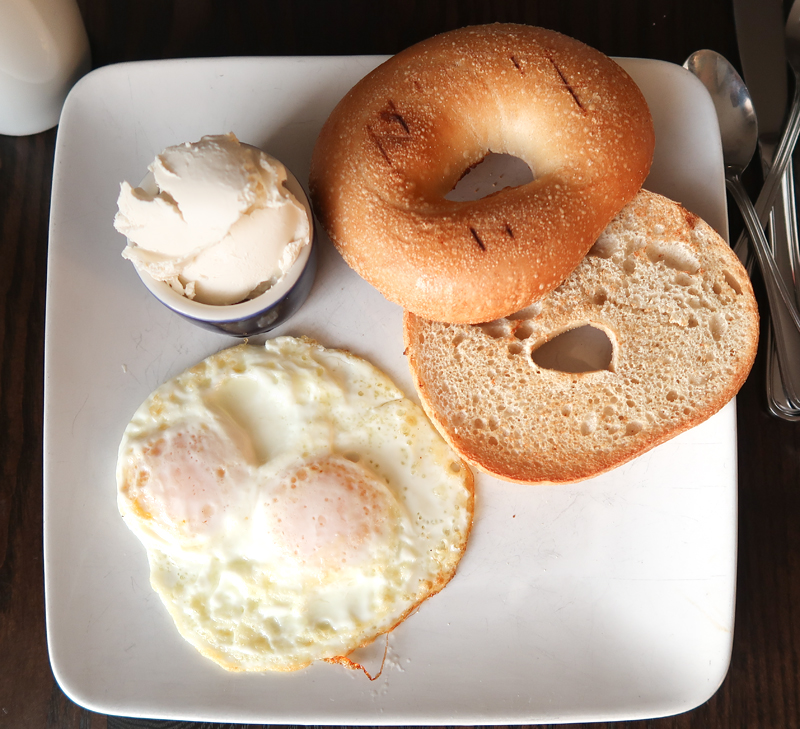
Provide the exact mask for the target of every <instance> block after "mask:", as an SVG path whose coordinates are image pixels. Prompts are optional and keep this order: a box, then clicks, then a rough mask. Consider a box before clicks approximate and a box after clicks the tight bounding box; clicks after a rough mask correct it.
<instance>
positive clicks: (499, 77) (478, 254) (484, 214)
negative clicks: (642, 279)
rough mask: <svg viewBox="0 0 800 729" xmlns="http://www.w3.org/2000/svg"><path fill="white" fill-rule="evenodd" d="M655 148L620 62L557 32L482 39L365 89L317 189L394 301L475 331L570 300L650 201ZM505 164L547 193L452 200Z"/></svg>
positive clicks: (455, 42)
mask: <svg viewBox="0 0 800 729" xmlns="http://www.w3.org/2000/svg"><path fill="white" fill-rule="evenodd" d="M653 147H654V134H653V126H652V120H651V117H650V113H649V110H648V108H647V104H646V102H645V100H644V97H643V96H642V94H641V92H640V90H639V88H638V87H637V86H636V84H635V83H634V82H633V81H632V80H631V78H630V77H629V76H628V75H627V74H626V73H625V72H624V71H623V69H622V68H621V67H620V66H619V65H618V64H616V63H615V62H614V61H612V60H611V59H609V58H608V57H606V56H604V55H603V54H602V53H600V52H599V51H596V50H594V49H592V48H589V47H588V46H585V45H584V44H582V43H580V42H579V41H577V40H574V39H572V38H568V37H566V36H563V35H561V34H559V33H556V32H554V31H549V30H545V29H542V28H536V27H532V26H524V25H511V24H494V25H486V26H473V27H468V28H462V29H459V30H455V31H451V32H448V33H444V34H442V35H439V36H435V37H434V38H431V39H428V40H426V41H423V42H421V43H419V44H417V45H415V46H412V47H411V48H409V49H406V50H405V51H403V52H401V53H399V54H397V55H396V56H394V57H393V58H391V59H389V60H388V61H387V62H386V63H384V64H382V65H381V66H379V67H378V68H377V69H375V70H374V71H372V72H371V73H370V74H368V75H367V76H366V77H365V78H364V79H362V80H361V81H360V82H359V83H358V84H356V86H354V87H353V89H351V90H350V92H349V93H348V94H347V95H346V96H345V97H344V98H343V99H342V101H341V102H340V103H339V104H338V106H337V107H336V108H335V109H334V111H333V112H332V113H331V115H330V117H329V119H328V120H327V122H326V123H325V125H324V127H323V129H322V131H321V133H320V135H319V139H318V141H317V143H316V145H315V149H314V152H313V156H312V160H311V174H310V180H309V186H310V191H311V197H312V200H313V203H314V208H315V212H316V214H317V216H318V217H319V219H320V222H321V223H322V226H323V227H324V228H325V230H326V231H327V233H328V235H329V236H330V238H331V240H332V241H333V243H334V244H335V245H336V247H337V248H338V249H339V251H340V252H341V254H342V255H343V257H344V259H345V260H346V261H347V263H348V264H349V265H350V266H351V267H352V268H354V269H355V270H356V271H357V272H358V273H359V274H360V275H361V276H362V277H363V278H365V279H366V280H367V281H369V282H370V283H371V284H372V285H374V286H375V287H376V288H377V289H378V290H379V291H381V292H382V293H383V294H384V295H385V296H386V297H387V298H388V299H390V300H392V301H394V302H396V303H398V304H400V305H402V306H403V307H404V308H406V309H408V310H410V311H413V312H414V313H416V314H418V315H420V316H423V317H425V318H428V319H434V320H438V321H448V322H468V323H475V322H481V321H489V320H492V319H496V318H498V317H501V316H506V315H508V314H510V313H512V312H514V311H517V310H519V309H521V308H523V307H525V306H527V305H529V304H531V303H532V302H534V301H536V300H538V299H539V298H541V297H542V296H544V295H545V294H546V293H547V292H548V291H551V290H552V289H553V288H555V287H556V286H558V285H559V284H560V283H561V281H563V280H564V278H565V277H566V276H567V275H568V274H569V273H570V271H572V270H573V269H574V268H575V266H577V265H578V263H579V262H580V260H581V259H582V258H583V256H584V255H585V254H586V252H587V251H588V250H589V248H590V247H591V245H592V243H593V242H594V240H595V239H596V238H597V236H598V235H599V234H600V232H601V231H602V230H603V229H604V228H605V226H606V225H607V224H608V223H609V222H610V221H611V219H612V218H613V217H614V216H615V215H616V214H617V213H618V212H619V210H620V209H621V208H622V207H623V206H624V205H625V204H626V203H627V202H628V201H629V200H631V199H632V197H633V196H634V195H635V194H636V192H637V191H638V189H639V188H640V186H641V184H642V182H643V181H644V179H645V177H646V175H647V173H648V171H649V169H650V163H651V161H652V155H653ZM490 153H497V154H509V155H513V156H515V157H518V158H520V159H521V160H523V161H524V162H525V163H527V164H528V166H529V167H530V168H531V170H532V172H533V176H534V179H533V180H532V181H531V182H529V183H527V184H523V185H520V186H518V187H510V188H505V189H503V190H501V191H499V192H496V193H494V194H492V195H490V196H488V197H485V198H482V199H480V200H474V201H452V200H448V199H446V198H445V196H446V195H447V194H448V193H449V192H450V191H451V190H452V189H453V187H454V186H455V184H456V183H457V182H458V180H459V179H460V178H461V177H462V176H463V175H464V174H465V172H466V171H468V170H469V169H470V168H471V167H473V166H475V165H477V164H479V163H480V162H481V161H482V160H483V159H484V158H485V157H486V156H487V155H488V154H490Z"/></svg>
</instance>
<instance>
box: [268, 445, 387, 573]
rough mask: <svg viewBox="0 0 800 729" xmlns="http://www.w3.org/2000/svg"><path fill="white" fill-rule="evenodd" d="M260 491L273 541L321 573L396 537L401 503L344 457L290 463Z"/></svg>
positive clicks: (360, 558)
mask: <svg viewBox="0 0 800 729" xmlns="http://www.w3.org/2000/svg"><path fill="white" fill-rule="evenodd" d="M265 492H266V493H265V496H266V499H265V500H264V501H263V508H264V515H265V517H266V522H267V528H268V529H269V531H270V533H271V535H272V538H273V542H274V544H275V545H276V546H277V547H278V548H279V550H280V551H281V553H282V554H283V555H284V556H285V557H287V558H288V559H289V560H291V561H293V562H295V563H296V564H297V565H298V566H301V567H305V568H310V569H312V570H315V569H319V570H323V571H325V572H329V571H333V570H340V569H345V568H347V567H348V566H352V567H356V566H361V565H363V564H364V563H366V562H369V561H372V560H374V559H375V553H376V550H379V549H384V548H386V547H390V548H391V545H392V543H393V542H394V541H395V539H394V538H393V535H394V534H395V530H396V529H397V527H398V525H399V519H400V516H399V508H400V507H399V505H398V504H397V501H396V499H395V497H394V495H393V494H392V493H391V492H390V491H389V489H388V488H387V487H386V486H385V485H384V483H383V482H382V481H380V480H379V479H378V478H377V477H376V476H375V475H374V474H373V473H371V472H370V471H369V470H367V469H366V468H364V467H363V466H361V465H359V464H358V463H353V462H351V461H348V460H347V459H345V458H340V457H338V456H329V457H327V458H324V459H322V460H318V461H311V462H306V463H303V464H301V465H297V466H293V467H291V468H289V469H287V470H286V471H285V472H283V473H282V474H280V475H279V476H278V477H277V478H276V479H275V480H274V481H273V483H272V484H270V486H269V487H268V488H267V489H265Z"/></svg>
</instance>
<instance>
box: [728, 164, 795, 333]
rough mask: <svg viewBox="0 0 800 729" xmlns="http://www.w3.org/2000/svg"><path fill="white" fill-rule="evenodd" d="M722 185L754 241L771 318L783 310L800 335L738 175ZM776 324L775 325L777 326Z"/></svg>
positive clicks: (790, 301)
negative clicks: (736, 207)
mask: <svg viewBox="0 0 800 729" xmlns="http://www.w3.org/2000/svg"><path fill="white" fill-rule="evenodd" d="M773 169H774V168H773ZM725 181H726V183H727V187H728V190H729V191H730V193H731V195H732V196H733V199H734V200H735V201H736V204H737V205H738V206H739V210H741V213H742V217H743V218H744V222H745V225H746V226H747V229H748V231H749V233H750V239H751V240H752V241H753V247H754V248H755V252H756V256H757V258H758V263H759V265H760V266H761V272H762V274H763V277H764V284H765V286H766V289H767V296H768V298H769V305H770V310H771V311H772V312H773V314H775V313H780V312H781V311H783V310H785V311H786V313H788V315H789V318H790V319H791V323H792V324H794V326H795V328H796V329H797V330H798V331H800V314H799V313H798V311H797V307H796V305H795V303H794V297H793V296H792V295H791V294H790V293H789V290H788V289H787V288H786V284H785V283H784V281H783V278H782V277H781V275H780V271H778V266H777V264H776V263H775V258H774V256H773V255H772V251H770V249H769V243H768V242H767V237H766V235H765V234H764V229H763V228H762V227H761V221H760V220H759V219H758V214H757V213H756V209H755V208H754V207H753V203H752V202H751V201H750V198H749V197H748V196H747V193H746V192H745V189H744V186H743V185H742V181H741V180H740V179H739V175H738V174H736V173H734V172H731V171H730V170H728V171H727V174H726V176H725ZM776 318H777V317H776ZM777 323H778V322H777V321H776V325H777ZM775 334H776V338H777V339H778V340H780V339H781V334H782V332H778V331H776V333H775Z"/></svg>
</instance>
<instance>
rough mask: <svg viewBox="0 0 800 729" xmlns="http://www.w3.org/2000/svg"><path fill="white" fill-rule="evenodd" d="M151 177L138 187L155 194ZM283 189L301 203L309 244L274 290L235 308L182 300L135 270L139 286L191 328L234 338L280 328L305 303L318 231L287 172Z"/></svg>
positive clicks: (300, 191) (314, 265)
mask: <svg viewBox="0 0 800 729" xmlns="http://www.w3.org/2000/svg"><path fill="white" fill-rule="evenodd" d="M154 185H155V183H154V182H153V178H152V174H150V173H148V175H147V176H146V177H145V179H144V180H143V181H142V184H141V187H143V188H144V189H148V188H149V189H150V191H152V192H155V187H154ZM286 187H288V188H289V190H290V191H291V192H292V194H294V196H295V197H296V198H297V200H298V201H299V202H300V203H302V205H303V207H304V208H305V210H306V214H307V215H308V224H309V234H310V239H311V240H310V242H309V244H308V245H306V246H303V248H302V249H301V251H300V254H299V255H298V257H297V260H296V261H295V262H294V263H293V264H292V267H291V268H290V269H289V270H288V271H287V272H286V274H285V275H284V276H283V278H281V279H280V280H279V281H278V282H277V283H276V284H275V285H274V286H272V287H270V288H269V289H267V290H266V291H265V292H264V293H263V294H260V295H259V296H256V297H254V298H252V299H249V300H248V301H243V302H241V303H238V304H229V305H223V306H219V305H214V304H201V303H200V302H199V301H192V300H191V299H188V298H186V297H185V296H182V295H181V294H179V293H178V292H177V291H175V290H174V289H173V288H172V287H171V286H170V285H169V284H168V283H165V282H164V281H158V280H156V279H154V278H153V277H152V276H150V275H149V274H147V273H146V272H144V271H140V270H139V269H138V268H137V269H136V272H137V273H138V274H139V278H140V279H141V280H142V283H144V285H145V286H146V287H147V288H148V289H149V290H150V292H151V293H152V294H153V296H155V297H156V298H157V299H158V300H159V301H160V302H161V303H162V304H164V306H166V307H167V308H168V309H171V310H172V311H174V312H175V313H176V314H179V315H180V316H182V317H183V318H184V319H186V320H187V321H190V322H191V323H192V324H196V325H197V326H199V327H202V328H203V329H208V330H210V331H213V332H221V333H223V334H228V335H231V336H234V337H252V336H255V335H256V334H263V333H264V332H268V331H270V330H271V329H274V328H275V327H277V326H279V325H280V324H283V323H284V322H285V321H286V320H287V319H289V317H291V316H292V315H293V314H294V313H295V312H296V311H297V310H298V309H299V308H300V307H301V306H302V305H303V302H304V301H305V300H306V297H307V296H308V294H309V292H310V291H311V287H312V285H313V283H314V276H315V274H316V269H317V247H318V244H317V229H316V225H315V224H314V215H313V214H312V212H311V204H310V203H309V201H308V196H307V195H306V193H305V190H303V187H302V185H301V184H300V183H299V182H298V180H297V178H296V177H295V176H294V175H293V174H292V173H291V171H290V170H288V169H287V170H286Z"/></svg>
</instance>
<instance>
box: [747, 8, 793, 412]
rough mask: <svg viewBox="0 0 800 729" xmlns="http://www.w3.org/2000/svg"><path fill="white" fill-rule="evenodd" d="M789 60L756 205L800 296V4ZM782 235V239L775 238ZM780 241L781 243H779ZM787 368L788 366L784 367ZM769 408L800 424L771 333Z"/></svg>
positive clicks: (788, 32)
mask: <svg viewBox="0 0 800 729" xmlns="http://www.w3.org/2000/svg"><path fill="white" fill-rule="evenodd" d="M784 35H785V44H786V48H785V50H786V60H787V62H788V64H789V66H790V68H791V69H792V72H793V74H794V79H795V89H794V96H793V98H792V103H791V107H790V112H789V117H788V119H787V121H786V125H785V128H784V132H783V134H782V136H781V139H780V142H779V144H778V146H777V147H776V149H775V150H774V155H773V158H772V167H771V168H770V170H769V172H768V173H767V176H766V178H765V180H764V186H763V188H762V190H761V193H760V194H759V196H758V200H757V201H756V211H757V213H758V215H759V219H760V221H761V223H762V224H763V225H766V224H767V223H770V224H771V229H772V231H773V241H774V242H773V245H775V242H778V243H780V244H782V245H779V246H778V248H777V249H776V250H775V254H776V259H777V261H778V262H779V263H780V264H781V268H782V273H783V274H784V279H785V281H786V283H787V285H789V286H793V287H794V289H795V297H797V296H798V293H800V276H798V275H797V273H798V272H799V271H800V245H799V244H798V236H797V220H796V209H795V196H794V192H795V190H794V174H793V171H792V165H791V158H792V153H793V151H794V148H795V146H796V144H797V140H798V136H800V0H794V3H793V4H792V7H791V10H790V11H789V16H788V19H787V21H786V28H785V34H784ZM779 189H782V193H783V202H784V205H783V209H784V214H785V219H784V220H776V219H775V217H774V216H772V219H771V213H772V205H773V201H774V199H775V196H776V195H777V192H778V190H779ZM776 232H779V233H780V234H779V235H774V234H775V233H776ZM775 239H777V240H775ZM734 251H735V252H736V254H737V255H738V256H739V258H740V259H741V260H743V261H746V260H747V255H748V254H747V234H746V233H743V234H742V235H741V236H740V238H739V240H738V241H737V243H736V246H735V247H734ZM793 353H794V356H793V357H792V360H791V361H792V364H793V365H794V366H796V367H798V368H800V351H797V349H796V348H795V350H794V352H793ZM784 364H786V363H784ZM767 404H768V407H769V410H770V412H771V413H772V414H773V415H775V416H777V417H779V418H782V419H784V420H789V421H793V422H794V421H798V420H800V403H798V402H796V401H794V400H792V399H790V398H789V397H787V395H786V392H785V390H784V387H783V382H782V377H781V370H780V366H779V363H778V357H777V352H776V349H775V342H774V335H773V332H772V330H771V329H770V331H769V333H768V339H767Z"/></svg>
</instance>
